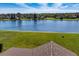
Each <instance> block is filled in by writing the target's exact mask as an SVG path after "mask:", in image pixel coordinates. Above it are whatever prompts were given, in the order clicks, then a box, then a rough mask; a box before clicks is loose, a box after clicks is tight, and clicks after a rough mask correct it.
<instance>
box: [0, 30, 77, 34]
mask: <svg viewBox="0 0 79 59" xmlns="http://www.w3.org/2000/svg"><path fill="white" fill-rule="evenodd" d="M0 31H11V32H32V33H35V32H36V33H64V34H79V32H50V31H21V30H0Z"/></svg>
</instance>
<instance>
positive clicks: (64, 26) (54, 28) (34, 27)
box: [0, 20, 79, 32]
mask: <svg viewBox="0 0 79 59" xmlns="http://www.w3.org/2000/svg"><path fill="white" fill-rule="evenodd" d="M0 30H20V31H45V32H79V21H52V20H37V21H34V20H23V21H22V20H16V21H0Z"/></svg>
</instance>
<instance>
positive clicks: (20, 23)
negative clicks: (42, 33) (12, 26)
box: [17, 20, 22, 28]
mask: <svg viewBox="0 0 79 59" xmlns="http://www.w3.org/2000/svg"><path fill="white" fill-rule="evenodd" d="M17 26H18V28H21V27H22V20H17Z"/></svg>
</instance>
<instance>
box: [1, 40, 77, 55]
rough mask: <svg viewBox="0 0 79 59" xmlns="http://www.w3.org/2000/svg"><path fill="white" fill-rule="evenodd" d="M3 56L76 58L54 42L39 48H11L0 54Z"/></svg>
mask: <svg viewBox="0 0 79 59" xmlns="http://www.w3.org/2000/svg"><path fill="white" fill-rule="evenodd" d="M0 55H1V56H76V54H75V53H73V52H71V51H69V50H68V49H66V48H63V47H62V46H60V45H58V44H56V43H54V42H53V41H51V42H49V43H46V44H44V45H41V46H39V47H37V48H32V49H27V48H14V47H13V48H10V49H8V50H7V51H5V52H3V53H1V54H0Z"/></svg>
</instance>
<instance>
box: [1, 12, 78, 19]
mask: <svg viewBox="0 0 79 59" xmlns="http://www.w3.org/2000/svg"><path fill="white" fill-rule="evenodd" d="M23 18H25V19H26V18H28V19H45V18H79V13H41V14H33V13H32V14H21V13H16V14H13V13H12V14H0V19H23Z"/></svg>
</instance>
